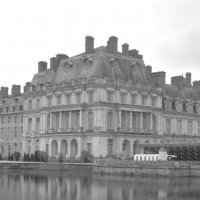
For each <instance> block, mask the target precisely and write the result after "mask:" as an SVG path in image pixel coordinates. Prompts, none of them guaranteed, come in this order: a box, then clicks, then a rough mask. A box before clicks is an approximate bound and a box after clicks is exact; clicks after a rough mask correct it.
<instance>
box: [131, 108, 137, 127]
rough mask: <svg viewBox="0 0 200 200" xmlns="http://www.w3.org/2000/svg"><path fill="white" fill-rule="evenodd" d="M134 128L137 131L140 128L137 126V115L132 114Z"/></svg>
mask: <svg viewBox="0 0 200 200" xmlns="http://www.w3.org/2000/svg"><path fill="white" fill-rule="evenodd" d="M132 128H133V130H136V129H137V128H138V126H137V113H136V112H132Z"/></svg>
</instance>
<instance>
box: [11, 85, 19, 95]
mask: <svg viewBox="0 0 200 200" xmlns="http://www.w3.org/2000/svg"><path fill="white" fill-rule="evenodd" d="M20 93H21V86H20V85H12V89H11V95H12V96H13V97H16V96H18V95H20Z"/></svg>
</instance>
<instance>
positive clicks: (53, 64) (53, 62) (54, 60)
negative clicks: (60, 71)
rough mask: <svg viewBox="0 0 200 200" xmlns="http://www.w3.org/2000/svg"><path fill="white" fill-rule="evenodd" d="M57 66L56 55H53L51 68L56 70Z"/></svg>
mask: <svg viewBox="0 0 200 200" xmlns="http://www.w3.org/2000/svg"><path fill="white" fill-rule="evenodd" d="M56 68H57V66H56V57H52V58H50V69H52V70H55V69H56Z"/></svg>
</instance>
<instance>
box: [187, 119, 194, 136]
mask: <svg viewBox="0 0 200 200" xmlns="http://www.w3.org/2000/svg"><path fill="white" fill-rule="evenodd" d="M192 132H193V128H192V121H188V135H192Z"/></svg>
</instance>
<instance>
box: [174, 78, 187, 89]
mask: <svg viewBox="0 0 200 200" xmlns="http://www.w3.org/2000/svg"><path fill="white" fill-rule="evenodd" d="M184 82H185V80H184V77H183V76H173V77H171V85H174V86H176V87H178V88H179V89H181V88H183V87H184V86H185V84H184Z"/></svg>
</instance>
